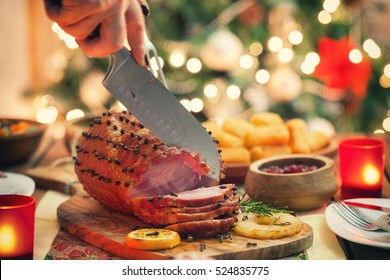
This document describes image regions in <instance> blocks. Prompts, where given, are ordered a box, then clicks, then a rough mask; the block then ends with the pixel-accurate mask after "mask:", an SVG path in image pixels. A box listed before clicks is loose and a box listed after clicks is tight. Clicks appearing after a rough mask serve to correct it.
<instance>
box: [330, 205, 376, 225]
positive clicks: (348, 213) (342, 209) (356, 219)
mask: <svg viewBox="0 0 390 280" xmlns="http://www.w3.org/2000/svg"><path fill="white" fill-rule="evenodd" d="M332 207H333V209H334V210H335V211H336V212H337V213H338V214H339V215H340V216H341V217H342V218H344V220H346V221H347V222H348V223H350V224H351V225H353V226H355V227H357V228H360V229H362V230H367V231H376V230H380V229H381V228H380V227H378V226H376V225H374V224H372V223H370V222H368V221H366V220H364V219H363V218H362V217H360V215H358V214H357V213H356V212H355V211H353V210H352V209H351V207H349V206H348V205H347V204H345V203H344V202H343V201H340V202H336V203H333V204H332Z"/></svg>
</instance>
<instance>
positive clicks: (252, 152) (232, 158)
mask: <svg viewBox="0 0 390 280" xmlns="http://www.w3.org/2000/svg"><path fill="white" fill-rule="evenodd" d="M202 125H203V126H204V127H205V128H206V129H207V130H208V131H210V132H211V135H212V136H213V137H214V138H215V139H216V140H217V147H218V149H220V150H221V157H222V160H223V161H224V163H225V165H226V170H225V178H224V179H223V182H225V183H236V184H242V183H244V180H245V176H246V174H247V172H248V170H249V165H250V164H251V163H252V162H255V161H257V160H260V159H264V158H268V157H271V156H276V155H289V154H317V155H324V156H329V157H334V156H335V155H336V154H337V143H336V142H335V141H334V140H333V139H332V138H331V137H330V136H328V135H327V134H325V133H324V132H322V131H320V130H318V131H316V130H309V129H308V125H307V123H306V122H305V121H304V120H303V119H299V118H293V119H288V120H284V119H283V118H282V117H281V116H280V115H279V114H277V113H272V112H259V113H253V114H252V115H251V116H249V118H246V119H244V118H238V117H229V118H226V119H224V120H223V121H222V122H217V121H213V120H208V121H205V122H203V123H202Z"/></svg>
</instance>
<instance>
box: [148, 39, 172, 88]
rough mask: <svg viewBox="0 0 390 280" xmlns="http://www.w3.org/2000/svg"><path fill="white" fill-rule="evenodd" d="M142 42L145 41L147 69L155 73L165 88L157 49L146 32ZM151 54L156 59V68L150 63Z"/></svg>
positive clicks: (165, 84)
mask: <svg viewBox="0 0 390 280" xmlns="http://www.w3.org/2000/svg"><path fill="white" fill-rule="evenodd" d="M144 42H145V48H146V58H147V59H148V62H149V64H150V65H149V70H150V71H151V72H152V73H153V75H155V76H156V74H157V75H158V76H159V77H160V80H161V82H162V83H163V84H164V86H165V87H166V88H168V85H167V81H166V80H165V75H164V72H163V70H162V66H161V63H160V60H159V57H158V53H157V49H156V47H155V46H154V45H153V43H152V42H151V41H150V39H149V37H148V35H147V34H146V32H144ZM151 56H152V57H154V59H155V60H156V64H157V68H158V69H153V66H152V64H151V63H150V59H151Z"/></svg>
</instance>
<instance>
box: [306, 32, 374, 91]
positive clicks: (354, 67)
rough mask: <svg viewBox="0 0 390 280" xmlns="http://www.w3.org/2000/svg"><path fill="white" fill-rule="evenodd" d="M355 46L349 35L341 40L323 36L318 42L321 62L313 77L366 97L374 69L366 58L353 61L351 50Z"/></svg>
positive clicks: (333, 86)
mask: <svg viewBox="0 0 390 280" xmlns="http://www.w3.org/2000/svg"><path fill="white" fill-rule="evenodd" d="M355 48H356V46H355V44H354V43H353V42H352V40H350V39H349V38H348V37H342V38H340V39H339V40H334V39H330V38H321V39H320V40H319V42H318V52H319V56H320V63H319V64H318V65H317V67H316V69H315V71H314V73H313V74H312V75H313V77H315V78H318V79H319V80H321V81H323V82H324V84H325V85H326V86H328V87H330V88H334V89H341V90H349V91H351V92H352V93H353V94H355V95H356V96H357V97H359V98H364V97H365V95H366V90H367V84H368V81H369V80H370V78H371V75H372V69H371V64H370V61H369V60H368V59H366V58H363V60H362V61H361V62H359V63H357V64H356V63H353V62H351V60H350V59H349V57H348V56H349V52H350V51H351V50H353V49H355Z"/></svg>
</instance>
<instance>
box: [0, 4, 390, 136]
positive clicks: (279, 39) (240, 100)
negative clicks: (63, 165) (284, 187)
mask: <svg viewBox="0 0 390 280" xmlns="http://www.w3.org/2000/svg"><path fill="white" fill-rule="evenodd" d="M148 3H149V5H150V10H151V15H150V16H149V17H147V19H146V24H147V30H148V35H149V37H150V39H151V41H152V42H153V43H154V45H155V46H156V48H157V50H158V53H159V56H160V58H159V59H160V62H161V63H162V64H163V71H164V74H165V76H166V78H167V83H168V88H169V90H170V91H171V92H172V93H173V94H175V96H176V97H177V98H178V99H179V100H180V101H181V102H182V104H183V105H184V106H185V107H186V108H187V109H188V110H190V111H191V112H192V113H193V114H194V115H195V116H196V117H197V118H198V119H199V120H200V121H204V120H206V119H216V120H220V119H223V118H225V117H227V116H241V117H243V118H246V117H247V116H249V115H251V114H253V113H254V112H263V111H270V112H276V113H279V114H280V115H281V116H282V117H283V118H285V119H289V118H293V117H299V118H302V119H304V120H306V121H307V123H308V126H309V128H313V127H315V128H316V129H317V130H322V131H324V132H326V133H327V134H329V135H332V134H334V133H335V132H353V131H359V132H365V133H384V134H387V133H389V131H390V111H389V107H390V106H389V105H390V57H389V51H390V28H389V26H390V0H348V1H347V0H235V1H233V0H213V1H203V0H202V1H199V0H185V1H183V0H169V1H162V0H149V1H148ZM0 38H1V47H0V65H1V68H0V115H1V116H3V117H28V118H33V119H37V120H38V121H40V122H44V123H53V122H55V121H56V120H60V119H61V120H64V119H67V120H70V119H72V118H76V117H80V116H82V115H84V114H100V113H101V112H102V111H105V110H107V109H109V108H112V107H113V106H114V107H118V106H119V107H120V104H119V105H118V104H116V103H115V101H114V100H113V99H112V98H111V96H110V94H109V93H108V92H107V91H106V90H105V89H104V87H103V86H102V84H101V82H102V80H103V77H104V73H105V71H106V69H107V65H108V59H106V58H104V59H90V58H88V57H86V56H85V55H84V54H83V53H82V51H81V50H80V49H78V47H77V44H76V43H75V42H74V39H73V38H72V37H70V36H68V35H67V34H65V33H64V32H63V31H62V30H61V29H60V28H59V27H58V26H57V25H56V24H53V23H52V22H51V21H50V20H49V19H48V18H47V17H46V15H45V12H44V8H43V1H37V0H2V1H0ZM150 63H151V64H152V65H153V64H154V63H156V61H153V60H152V61H150ZM156 75H158V73H156Z"/></svg>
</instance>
